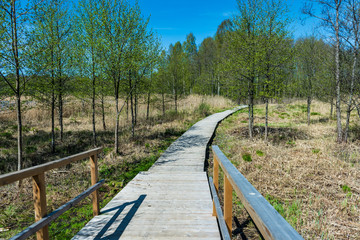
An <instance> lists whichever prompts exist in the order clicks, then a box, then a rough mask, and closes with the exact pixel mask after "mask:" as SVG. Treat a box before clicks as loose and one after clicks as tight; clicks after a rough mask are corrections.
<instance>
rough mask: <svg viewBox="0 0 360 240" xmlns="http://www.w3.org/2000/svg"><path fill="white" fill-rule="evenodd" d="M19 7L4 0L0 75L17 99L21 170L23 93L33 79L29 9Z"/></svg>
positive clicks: (0, 21)
mask: <svg viewBox="0 0 360 240" xmlns="http://www.w3.org/2000/svg"><path fill="white" fill-rule="evenodd" d="M19 9H21V3H20V1H16V0H10V1H4V0H3V1H1V2H0V24H1V25H0V34H1V39H0V47H1V49H0V76H1V81H3V82H5V83H6V84H7V86H8V87H9V88H10V89H11V93H12V94H13V95H15V99H16V115H17V146H18V150H17V158H18V164H17V169H18V170H20V169H21V164H22V159H23V134H22V127H23V126H22V112H21V97H22V95H23V94H24V92H25V86H26V84H27V82H28V81H29V78H27V77H26V76H25V75H24V68H25V60H26V56H27V48H26V46H27V45H28V42H27V39H26V37H25V35H26V31H27V28H26V27H25V24H26V15H27V13H28V9H25V10H24V11H23V12H18V10H19Z"/></svg>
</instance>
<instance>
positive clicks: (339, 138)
mask: <svg viewBox="0 0 360 240" xmlns="http://www.w3.org/2000/svg"><path fill="white" fill-rule="evenodd" d="M340 4H341V3H337V4H336V22H335V35H336V46H335V65H336V71H335V79H336V119H337V142H338V143H340V142H342V141H343V138H342V137H343V136H342V126H341V108H340V104H341V102H340V101H341V99H340V97H341V96H340V84H341V81H340V59H339V54H340V53H339V51H340V37H339V11H340Z"/></svg>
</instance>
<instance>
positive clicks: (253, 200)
mask: <svg viewBox="0 0 360 240" xmlns="http://www.w3.org/2000/svg"><path fill="white" fill-rule="evenodd" d="M212 150H213V154H214V166H213V178H214V179H213V181H212V179H211V178H210V189H211V190H212V191H211V192H212V195H213V201H214V210H213V215H214V216H217V218H218V221H219V226H220V230H221V232H222V236H223V239H230V236H231V231H232V192H233V190H235V192H236V193H237V196H238V197H239V198H240V200H241V202H242V204H243V205H244V207H245V209H246V210H247V212H248V213H249V215H250V217H251V218H252V220H253V221H254V223H255V225H256V227H257V228H258V229H259V231H260V233H261V234H262V236H263V237H264V238H265V239H284V240H285V239H292V240H294V239H303V238H302V237H301V236H300V234H299V233H298V232H296V231H295V229H294V228H293V227H292V226H291V225H290V224H289V223H288V222H287V221H286V220H285V219H284V218H283V217H282V216H281V215H280V214H279V213H278V212H277V211H276V210H275V209H274V208H273V206H271V204H270V203H269V202H268V201H266V199H265V198H264V197H263V196H262V195H261V194H260V193H259V192H258V191H257V190H256V189H255V188H254V186H252V185H251V184H250V183H249V181H248V180H247V179H246V178H245V177H244V176H243V175H242V174H241V173H240V172H239V171H238V170H237V169H236V168H235V167H234V165H233V164H232V163H231V162H230V161H229V159H227V158H226V156H225V155H224V154H223V153H222V152H221V150H220V149H219V147H218V146H212ZM219 166H220V167H221V169H222V170H223V172H224V215H223V214H222V210H221V206H220V203H219V201H218V197H217V192H218V190H219ZM224 222H225V223H224ZM222 226H223V227H222ZM225 226H226V227H225ZM224 228H225V229H224ZM226 228H227V229H226ZM224 230H225V233H223V232H224ZM227 231H228V232H227ZM229 233H230V234H229Z"/></svg>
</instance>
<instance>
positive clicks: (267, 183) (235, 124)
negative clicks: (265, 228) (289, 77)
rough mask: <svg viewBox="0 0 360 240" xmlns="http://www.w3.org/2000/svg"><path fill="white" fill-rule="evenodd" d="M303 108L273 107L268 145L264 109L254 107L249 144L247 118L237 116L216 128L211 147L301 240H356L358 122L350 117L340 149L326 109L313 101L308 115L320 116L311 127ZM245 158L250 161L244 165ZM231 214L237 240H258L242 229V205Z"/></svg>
mask: <svg viewBox="0 0 360 240" xmlns="http://www.w3.org/2000/svg"><path fill="white" fill-rule="evenodd" d="M304 106H306V105H305V102H303V101H298V102H294V103H292V104H290V105H277V104H273V105H271V106H270V109H271V114H270V136H269V141H268V142H265V141H264V140H263V136H262V133H263V127H262V126H263V122H264V117H263V109H264V106H257V108H256V113H257V114H255V115H256V119H255V125H256V128H255V129H256V130H257V131H255V133H256V136H255V138H254V139H253V140H251V139H249V138H248V132H247V123H246V120H247V113H241V114H238V115H236V116H233V117H230V118H229V119H228V120H226V121H225V122H224V123H222V124H221V125H220V127H219V129H218V131H217V136H216V138H215V144H218V145H220V148H221V149H222V150H223V151H224V153H225V155H227V156H228V157H229V159H231V160H232V161H233V162H234V163H235V164H236V165H237V168H238V169H239V171H240V172H241V173H242V174H243V175H244V176H245V177H246V178H247V179H248V180H249V181H250V182H251V183H252V184H253V185H254V186H255V187H256V188H257V189H258V190H259V191H260V192H261V193H262V194H263V196H266V197H267V198H268V199H269V200H270V203H272V204H273V205H274V207H275V208H276V209H277V210H278V211H279V212H280V213H281V214H282V215H283V216H284V217H285V218H286V220H287V221H288V222H289V223H290V224H292V225H293V226H294V227H295V229H296V230H297V231H298V232H299V233H300V234H301V235H302V236H303V237H304V238H305V239H360V223H359V222H360V209H359V208H360V187H359V186H360V175H359V170H360V164H359V162H360V161H359V158H360V146H359V140H358V138H357V136H358V132H357V129H358V128H357V127H354V126H356V124H357V123H358V119H357V117H356V116H353V122H352V125H353V128H352V130H353V131H352V133H351V136H350V139H351V141H350V143H349V144H347V145H338V144H336V143H335V135H336V132H335V124H336V123H335V121H334V120H331V119H328V116H329V112H330V106H329V105H327V104H324V103H321V102H314V103H313V108H312V112H316V113H319V114H315V115H312V116H311V118H312V121H311V125H310V126H308V125H307V123H306V112H304V111H303V109H304ZM356 122H357V123H356ZM246 153H247V154H250V155H251V157H252V161H251V162H245V161H243V160H242V156H243V155H244V154H246ZM262 153H263V154H262ZM235 209H237V212H236V213H234V214H237V215H235V216H237V217H238V219H239V224H238V226H237V225H236V224H234V226H233V227H234V229H237V231H235V232H236V233H238V234H236V239H241V234H244V233H246V234H248V235H249V236H250V239H257V238H258V236H257V234H256V231H255V230H254V229H253V228H251V227H250V228H249V227H246V226H248V225H249V224H248V223H249V221H248V215H247V213H245V211H244V209H242V208H241V206H238V207H237V208H235ZM244 222H245V224H244ZM242 223H243V224H242ZM240 225H242V226H241V228H240V229H239V226H240ZM250 225H251V224H250ZM240 233H241V234H240ZM249 236H248V237H249Z"/></svg>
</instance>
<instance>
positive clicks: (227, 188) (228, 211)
mask: <svg viewBox="0 0 360 240" xmlns="http://www.w3.org/2000/svg"><path fill="white" fill-rule="evenodd" d="M232 192H233V188H232V186H231V183H230V181H229V179H228V178H227V176H224V220H225V222H226V226H227V227H228V229H229V232H232Z"/></svg>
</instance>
